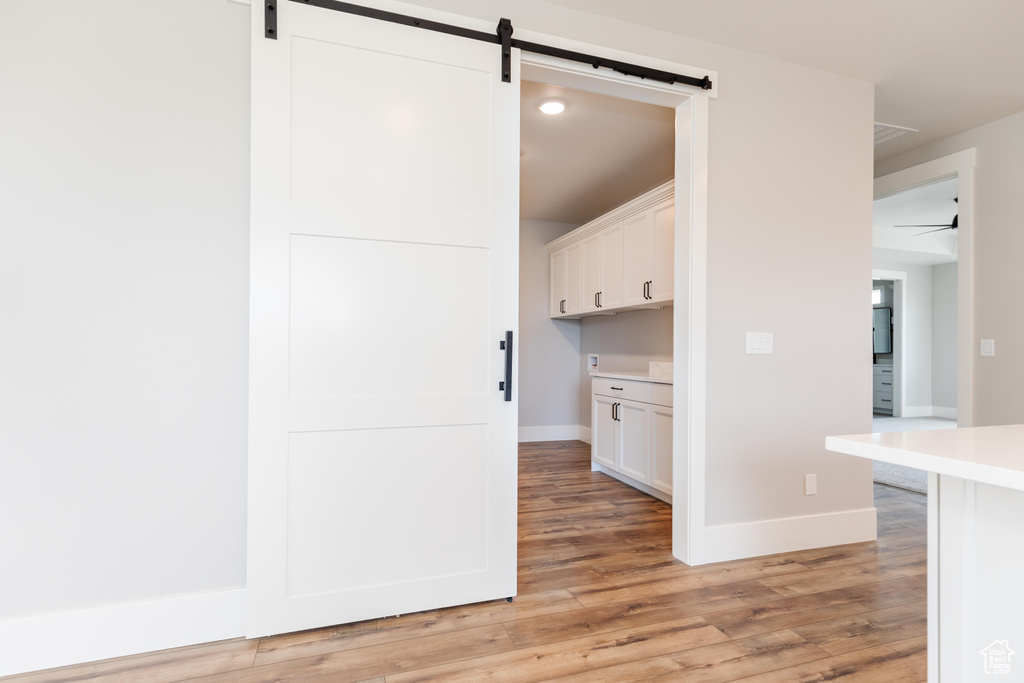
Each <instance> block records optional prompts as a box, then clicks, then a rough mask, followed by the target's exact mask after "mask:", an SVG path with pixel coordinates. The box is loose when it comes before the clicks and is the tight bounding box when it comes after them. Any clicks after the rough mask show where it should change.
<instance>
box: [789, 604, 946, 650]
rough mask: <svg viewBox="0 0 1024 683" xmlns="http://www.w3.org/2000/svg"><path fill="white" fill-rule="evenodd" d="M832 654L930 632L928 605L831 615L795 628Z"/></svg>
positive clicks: (907, 605)
mask: <svg viewBox="0 0 1024 683" xmlns="http://www.w3.org/2000/svg"><path fill="white" fill-rule="evenodd" d="M793 631H795V632H796V633H798V634H800V636H801V637H803V638H806V639H807V640H809V641H811V642H812V643H814V644H815V645H817V646H818V647H820V648H821V649H822V650H825V651H826V652H828V653H829V654H832V655H841V654H846V653H847V652H852V651H854V650H863V649H865V648H869V647H874V646H876V645H885V644H888V643H894V642H897V641H901V640H907V639H910V638H916V637H920V636H924V635H927V633H928V619H927V606H926V604H925V603H923V602H916V603H908V604H905V605H897V606H895V607H888V608H885V609H880V610H876V611H873V612H864V613H861V614H855V615H852V616H849V617H840V618H838V619H830V620H828V621H821V622H817V623H814V624H808V625H806V626H797V627H795V628H794V629H793Z"/></svg>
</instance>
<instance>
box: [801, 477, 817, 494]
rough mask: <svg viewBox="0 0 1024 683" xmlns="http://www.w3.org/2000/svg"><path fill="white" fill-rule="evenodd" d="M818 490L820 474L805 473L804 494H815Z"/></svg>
mask: <svg viewBox="0 0 1024 683" xmlns="http://www.w3.org/2000/svg"><path fill="white" fill-rule="evenodd" d="M817 492H818V475H817V474H807V475H804V495H805V496H813V495H815V494H816V493H817Z"/></svg>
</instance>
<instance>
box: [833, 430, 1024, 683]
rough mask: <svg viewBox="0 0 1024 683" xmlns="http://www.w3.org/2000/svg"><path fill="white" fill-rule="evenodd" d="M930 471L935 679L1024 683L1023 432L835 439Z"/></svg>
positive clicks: (842, 449)
mask: <svg viewBox="0 0 1024 683" xmlns="http://www.w3.org/2000/svg"><path fill="white" fill-rule="evenodd" d="M825 448H827V449H828V450H830V451H835V452H838V453H846V454H849V455H856V456H859V457H862V458H868V459H871V460H879V461H882V462H889V463H895V464H897V465H906V466H909V467H916V468H919V469H922V470H927V471H928V473H929V474H928V680H929V681H930V682H932V683H935V682H937V681H942V682H943V683H961V682H964V683H967V682H970V681H986V680H993V679H995V680H1002V681H1024V425H1009V426H1002V427H975V428H970V429H941V430H933V431H924V432H896V433H892V434H864V435H857V436H830V437H828V438H827V439H826V440H825Z"/></svg>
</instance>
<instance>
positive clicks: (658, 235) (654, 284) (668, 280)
mask: <svg viewBox="0 0 1024 683" xmlns="http://www.w3.org/2000/svg"><path fill="white" fill-rule="evenodd" d="M653 213H654V244H653V252H652V263H653V272H652V273H651V277H650V280H651V285H650V287H648V294H650V296H651V300H653V301H672V298H673V287H674V283H673V281H672V270H673V265H674V262H675V232H676V212H675V205H674V204H672V203H668V204H662V205H661V206H658V207H656V208H655V209H654V212H653Z"/></svg>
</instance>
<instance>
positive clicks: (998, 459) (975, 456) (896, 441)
mask: <svg viewBox="0 0 1024 683" xmlns="http://www.w3.org/2000/svg"><path fill="white" fill-rule="evenodd" d="M825 448H826V449H827V450H830V451H834V452H837V453H846V454H848V455H856V456H859V457H861V458H869V459H871V460H879V461H881V462H890V463H893V464H895V465H905V466H907V467H916V468H918V469H921V470H926V471H928V472H935V473H937V474H946V475H951V476H954V477H959V478H961V479H968V480H971V481H976V482H979V483H982V484H992V485H994V486H1002V487H1003V488H1008V489H1014V490H1017V491H1024V425H1005V426H999V427H970V428H965V429H935V430H929V431H921V432H893V433H889V434H857V435H852V436H829V437H827V438H826V439H825Z"/></svg>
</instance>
